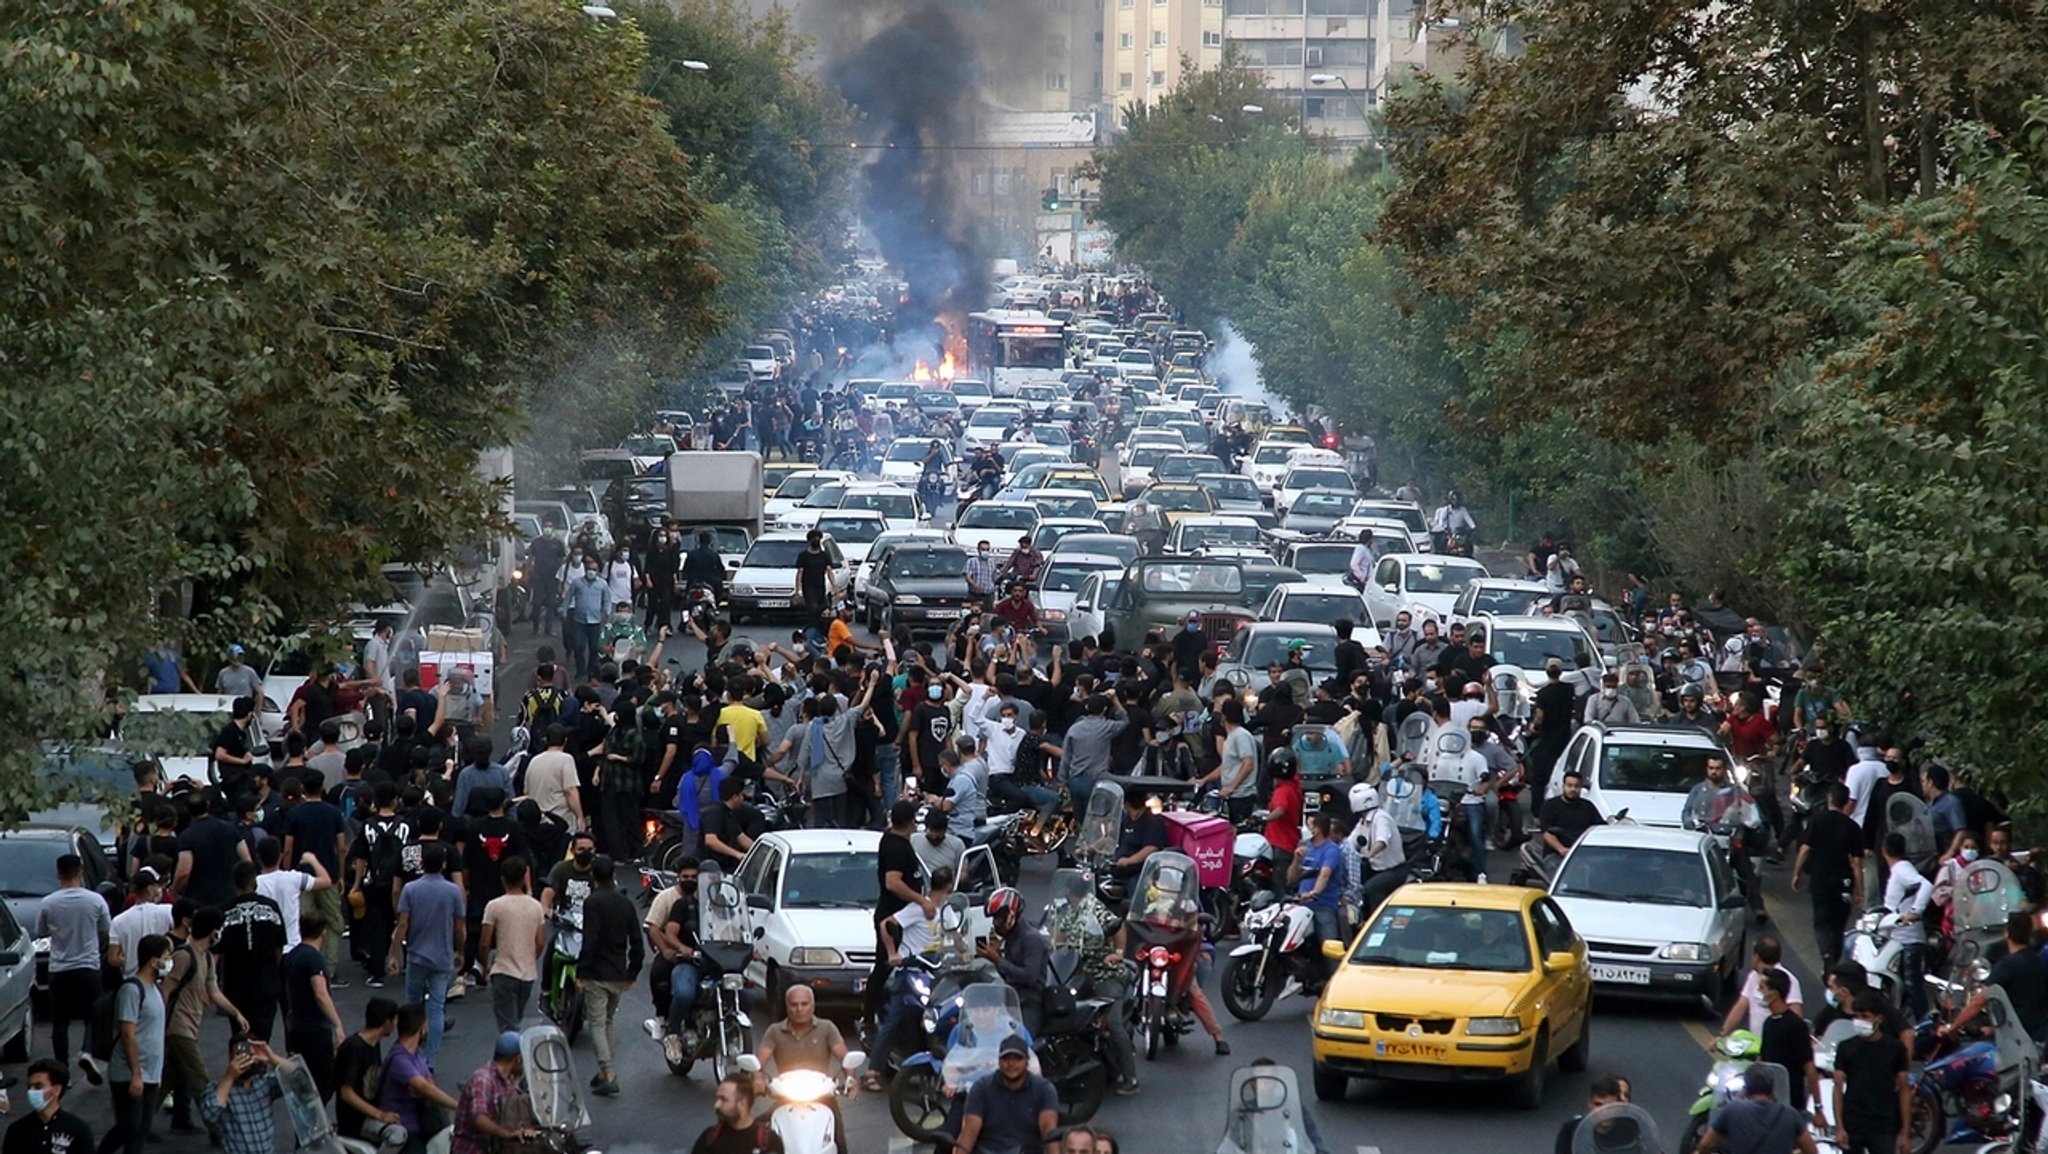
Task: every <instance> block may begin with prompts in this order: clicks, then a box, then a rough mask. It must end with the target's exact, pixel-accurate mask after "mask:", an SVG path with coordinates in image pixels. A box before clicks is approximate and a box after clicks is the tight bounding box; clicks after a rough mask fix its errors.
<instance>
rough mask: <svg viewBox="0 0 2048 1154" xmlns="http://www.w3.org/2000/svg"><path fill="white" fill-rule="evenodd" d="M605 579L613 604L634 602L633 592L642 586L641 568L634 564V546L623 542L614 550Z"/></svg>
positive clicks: (607, 564) (606, 568)
mask: <svg viewBox="0 0 2048 1154" xmlns="http://www.w3.org/2000/svg"><path fill="white" fill-rule="evenodd" d="M604 581H605V587H606V591H607V593H608V594H609V595H610V597H611V602H610V603H611V604H614V605H616V604H618V603H619V602H621V601H624V602H625V603H626V604H628V605H631V604H632V603H633V594H634V593H635V592H637V591H638V590H639V588H640V568H639V566H637V565H635V564H633V547H632V546H630V545H627V544H625V543H624V542H621V543H620V544H619V546H618V547H617V548H615V549H613V550H612V559H611V560H610V561H609V562H607V563H606V564H605V566H604Z"/></svg>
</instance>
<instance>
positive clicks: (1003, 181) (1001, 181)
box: [995, 169, 1010, 196]
mask: <svg viewBox="0 0 2048 1154" xmlns="http://www.w3.org/2000/svg"><path fill="white" fill-rule="evenodd" d="M995 194H996V195H997V196H1008V195H1010V174H1009V173H1007V172H1004V171H1003V170H1001V169H997V170H996V193H995Z"/></svg>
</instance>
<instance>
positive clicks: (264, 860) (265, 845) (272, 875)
mask: <svg viewBox="0 0 2048 1154" xmlns="http://www.w3.org/2000/svg"><path fill="white" fill-rule="evenodd" d="M283 859H284V846H283V845H281V844H279V842H278V840H277V839H276V838H269V837H266V838H264V839H263V840H262V841H259V842H257V843H256V861H257V863H258V864H260V865H261V866H262V867H263V872H262V873H260V874H257V875H256V892H257V893H259V894H262V895H263V896H264V897H266V898H269V899H270V900H271V901H274V902H276V903H277V909H278V912H279V913H282V914H283V915H284V948H285V951H286V952H287V953H289V952H290V951H292V950H295V949H297V948H298V946H299V898H300V897H302V896H304V895H306V894H309V893H312V892H313V891H314V890H324V889H326V888H327V887H328V886H331V885H333V884H334V879H333V878H331V877H329V876H327V867H325V866H323V865H321V864H320V859H319V858H317V857H314V856H313V853H312V851H310V850H308V851H307V852H305V853H302V854H300V855H299V863H300V864H302V865H305V866H307V867H308V868H310V869H311V870H312V871H313V872H312V873H304V872H301V871H300V870H297V869H283V868H281V866H282V863H283Z"/></svg>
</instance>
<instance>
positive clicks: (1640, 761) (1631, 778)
mask: <svg viewBox="0 0 2048 1154" xmlns="http://www.w3.org/2000/svg"><path fill="white" fill-rule="evenodd" d="M1711 756H1716V755H1715V754H1714V752H1713V751H1712V750H1706V749H1699V748H1696V747H1692V748H1688V747H1684V746H1669V745H1617V744H1612V743H1610V744H1608V745H1607V746H1606V747H1605V748H1603V749H1602V750H1601V751H1600V788H1601V789H1636V790H1644V791H1647V792H1651V793H1690V792H1691V791H1692V787H1693V786H1694V785H1696V784H1698V783H1700V782H1702V781H1705V780H1706V779H1707V758H1709V757H1711Z"/></svg>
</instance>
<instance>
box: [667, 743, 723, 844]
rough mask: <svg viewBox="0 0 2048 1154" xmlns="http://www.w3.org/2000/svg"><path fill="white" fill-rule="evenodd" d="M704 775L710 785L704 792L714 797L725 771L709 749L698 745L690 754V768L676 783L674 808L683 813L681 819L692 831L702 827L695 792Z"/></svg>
mask: <svg viewBox="0 0 2048 1154" xmlns="http://www.w3.org/2000/svg"><path fill="white" fill-rule="evenodd" d="M706 777H709V778H710V779H711V787H710V789H709V790H708V791H706V792H708V793H710V795H711V796H712V797H713V798H714V799H715V798H716V797H717V796H718V786H719V783H720V782H723V781H724V780H725V771H724V770H723V769H721V768H719V765H718V762H717V761H716V760H715V759H713V758H712V756H711V751H710V750H708V749H705V748H703V747H701V746H699V747H698V749H697V752H695V753H693V754H691V755H690V768H689V769H688V770H686V771H684V773H683V776H682V779H681V780H680V781H678V782H677V783H676V810H677V812H679V813H681V814H682V815H683V821H684V822H685V823H686V824H688V825H689V827H690V830H691V832H693V833H694V832H696V831H698V830H701V829H702V828H703V827H704V822H703V818H702V815H701V814H699V813H698V811H697V794H698V791H699V790H700V789H702V788H703V786H704V779H705V778H706ZM714 804H716V803H715V802H714Z"/></svg>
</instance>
